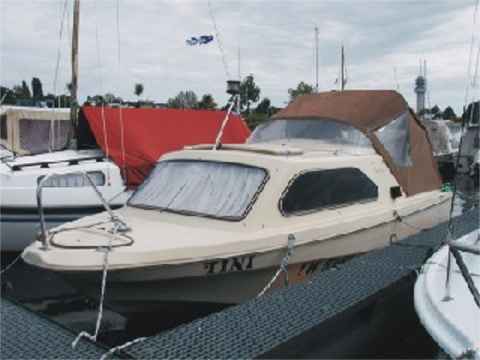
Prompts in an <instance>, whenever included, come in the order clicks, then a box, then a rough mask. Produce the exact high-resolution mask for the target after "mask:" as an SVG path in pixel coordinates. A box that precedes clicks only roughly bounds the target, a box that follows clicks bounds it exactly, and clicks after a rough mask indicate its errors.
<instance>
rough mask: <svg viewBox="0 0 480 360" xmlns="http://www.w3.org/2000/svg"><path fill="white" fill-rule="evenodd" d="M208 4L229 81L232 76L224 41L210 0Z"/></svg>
mask: <svg viewBox="0 0 480 360" xmlns="http://www.w3.org/2000/svg"><path fill="white" fill-rule="evenodd" d="M207 4H208V13H209V15H210V19H211V20H212V24H213V29H214V30H215V36H216V38H217V44H218V49H219V50H220V54H221V55H222V63H223V68H224V70H225V76H226V77H227V80H228V79H231V76H230V71H229V70H228V64H227V58H226V56H225V50H224V48H223V43H222V39H221V37H220V31H219V30H218V26H217V22H216V20H215V16H214V14H213V9H212V4H211V3H210V0H208V1H207Z"/></svg>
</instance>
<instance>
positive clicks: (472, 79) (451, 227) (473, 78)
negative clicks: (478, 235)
mask: <svg viewBox="0 0 480 360" xmlns="http://www.w3.org/2000/svg"><path fill="white" fill-rule="evenodd" d="M479 2H480V0H477V2H476V5H475V9H474V12H473V30H472V41H471V46H470V56H469V60H468V67H469V69H468V77H467V87H466V92H465V103H464V111H467V109H468V108H467V107H468V103H469V89H470V87H471V85H472V84H476V83H477V77H478V67H479V56H480V55H479V54H478V53H477V61H476V64H475V70H474V72H473V75H472V71H471V70H472V69H471V66H472V57H473V42H474V36H475V35H474V34H475V24H476V21H477V12H478V4H479ZM479 52H480V48H479ZM473 113H474V106H473V105H472V107H471V110H470V120H471V118H472V117H473ZM465 117H466V116H463V119H462V129H461V132H460V134H461V136H460V143H459V146H458V152H457V156H456V159H455V171H454V178H453V184H452V185H453V192H452V200H451V203H450V212H449V217H448V230H447V239H446V240H447V242H448V241H449V240H451V237H452V236H453V230H454V225H453V209H454V205H455V199H456V197H457V188H458V186H457V173H458V168H459V164H460V157H461V154H462V146H463V139H464V136H465V127H466V122H467V121H466V119H465ZM450 258H451V256H450V255H449V260H448V261H449V262H450Z"/></svg>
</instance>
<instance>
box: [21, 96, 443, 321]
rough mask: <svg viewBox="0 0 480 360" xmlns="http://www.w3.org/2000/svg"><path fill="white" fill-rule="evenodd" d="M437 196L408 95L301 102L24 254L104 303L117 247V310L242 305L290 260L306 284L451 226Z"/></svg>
mask: <svg viewBox="0 0 480 360" xmlns="http://www.w3.org/2000/svg"><path fill="white" fill-rule="evenodd" d="M440 188H441V181H440V177H439V175H438V173H437V170H436V166H435V163H434V160H433V156H432V150H431V147H430V144H429V142H428V140H427V135H426V132H425V130H424V128H423V127H422V126H421V125H420V124H419V122H418V120H417V119H416V118H415V117H414V115H413V114H412V113H411V112H410V111H409V108H408V105H407V104H406V102H405V101H404V99H403V98H402V97H401V96H400V95H399V94H398V93H395V92H393V91H344V92H341V93H337V92H329V93H320V94H315V95H310V96H303V97H300V98H298V99H297V100H296V101H294V102H293V103H292V104H290V105H289V106H288V107H287V108H286V109H284V110H282V111H281V112H280V113H278V114H277V115H276V116H275V118H274V119H272V120H271V121H269V122H268V123H266V124H264V125H262V126H260V127H258V128H257V130H256V131H255V132H254V133H253V134H252V136H251V138H250V140H249V143H248V144H244V145H221V146H220V147H218V148H215V149H214V150H212V145H204V146H193V147H189V148H186V149H185V150H182V151H177V152H173V153H169V154H166V155H164V156H163V157H162V158H161V159H160V161H159V162H158V163H157V165H156V167H155V169H154V170H153V171H152V172H151V174H150V176H149V177H148V178H147V180H146V181H145V182H144V183H143V184H142V185H141V186H140V187H139V188H138V189H137V191H136V192H135V194H134V195H133V196H132V198H131V199H130V200H129V202H128V205H127V206H126V207H123V208H122V209H120V210H117V211H115V212H114V216H112V214H108V213H101V214H98V215H94V216H90V217H85V218H83V219H81V220H78V221H75V222H72V223H69V224H65V225H63V226H60V227H58V228H56V229H53V230H52V232H50V233H49V234H45V236H44V237H43V239H45V240H44V241H43V242H40V241H37V242H35V243H34V244H32V245H30V246H29V247H28V248H27V249H26V250H25V251H24V252H23V254H22V257H23V259H24V260H25V261H26V262H27V263H29V264H31V265H33V266H38V267H41V268H44V269H49V270H51V271H54V272H57V273H59V274H61V275H63V276H65V277H66V278H67V279H68V280H69V281H71V282H72V283H73V284H74V286H76V287H78V288H79V289H81V290H83V291H84V292H85V293H86V294H88V295H90V296H94V297H96V296H98V294H99V289H100V279H101V273H102V270H103V267H104V261H105V252H104V251H99V248H107V249H110V251H108V252H107V254H108V269H109V270H108V286H107V288H108V290H107V297H106V302H107V303H109V305H110V306H111V307H112V308H113V309H115V310H117V311H119V312H124V313H129V312H135V311H147V309H151V307H156V306H161V305H162V304H163V303H165V302H172V301H175V302H183V301H185V302H214V303H230V304H232V303H239V302H242V301H245V300H247V299H250V298H252V297H254V296H255V295H257V294H258V293H259V292H261V291H262V289H264V288H265V287H266V285H267V283H268V282H269V280H271V279H272V278H273V276H274V274H275V273H276V272H277V270H278V268H279V266H280V264H281V263H284V262H285V261H286V260H285V259H286V258H289V261H288V263H289V265H288V279H289V281H290V282H298V281H303V280H304V279H305V278H306V277H307V276H308V275H310V274H312V273H313V272H314V271H316V270H320V269H322V268H328V267H329V266H332V265H333V264H335V263H338V262H341V261H344V260H345V258H348V257H351V256H353V255H356V254H359V253H364V252H366V251H369V250H372V249H375V248H379V247H384V246H388V245H389V244H391V243H392V242H394V241H397V240H398V239H402V238H404V237H406V236H408V235H411V234H413V233H416V232H418V231H421V230H423V229H427V228H430V227H432V226H434V225H436V224H438V223H441V222H443V221H445V220H446V219H447V216H448V209H449V207H450V199H451V195H450V193H446V192H442V191H441V190H440ZM113 217H115V218H116V219H114V221H112V224H110V225H108V221H109V219H112V218H113ZM118 219H122V224H121V225H122V226H121V228H122V230H121V231H116V229H118V225H119V224H118V221H117V220H118ZM96 224H101V225H96ZM125 224H126V225H127V226H123V225H125ZM46 249H47V250H46ZM287 252H288V253H289V256H288V257H286V255H285V254H286V253H287ZM284 270H286V269H284ZM284 275H285V274H283V275H282V276H280V277H278V278H276V281H275V282H274V283H273V284H272V288H274V287H278V286H283V284H284V283H285V276H284Z"/></svg>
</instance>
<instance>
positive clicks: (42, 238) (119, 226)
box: [37, 171, 129, 250]
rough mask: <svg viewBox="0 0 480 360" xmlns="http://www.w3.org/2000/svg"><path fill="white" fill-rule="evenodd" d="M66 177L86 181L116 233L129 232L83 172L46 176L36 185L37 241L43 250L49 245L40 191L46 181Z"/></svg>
mask: <svg viewBox="0 0 480 360" xmlns="http://www.w3.org/2000/svg"><path fill="white" fill-rule="evenodd" d="M66 175H80V176H82V177H83V178H85V179H86V180H87V182H88V183H89V185H90V187H92V188H93V190H94V191H95V194H96V195H97V196H98V198H99V199H100V201H101V203H102V205H103V207H104V208H105V210H106V211H107V212H108V215H109V216H110V220H111V221H112V223H114V224H115V226H116V231H117V232H126V231H128V230H129V227H128V225H127V224H126V223H125V222H124V221H123V220H122V219H120V218H119V217H118V216H117V215H115V213H114V212H113V211H112V209H111V208H110V206H109V205H108V202H107V200H105V198H104V197H103V195H102V193H101V192H100V190H98V188H97V186H96V185H95V182H94V181H93V180H92V178H91V177H90V176H89V175H88V174H87V173H86V172H85V171H74V172H68V173H61V174H59V173H52V174H49V175H46V176H45V177H44V178H42V179H41V180H40V182H39V184H38V187H37V207H38V215H39V217H40V231H41V234H40V239H39V240H40V241H41V242H42V245H43V246H42V248H43V249H44V250H48V245H49V244H48V230H47V226H46V224H45V213H44V211H43V204H42V190H43V188H44V187H45V183H46V182H47V180H49V179H53V178H56V177H62V176H66Z"/></svg>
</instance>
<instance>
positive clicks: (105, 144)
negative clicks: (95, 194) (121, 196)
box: [100, 103, 110, 185]
mask: <svg viewBox="0 0 480 360" xmlns="http://www.w3.org/2000/svg"><path fill="white" fill-rule="evenodd" d="M100 114H101V116H102V125H103V129H102V131H103V143H104V146H105V156H106V157H107V159H110V148H109V146H108V133H107V119H106V118H105V104H104V103H102V107H101V112H100ZM107 185H110V166H107Z"/></svg>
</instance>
